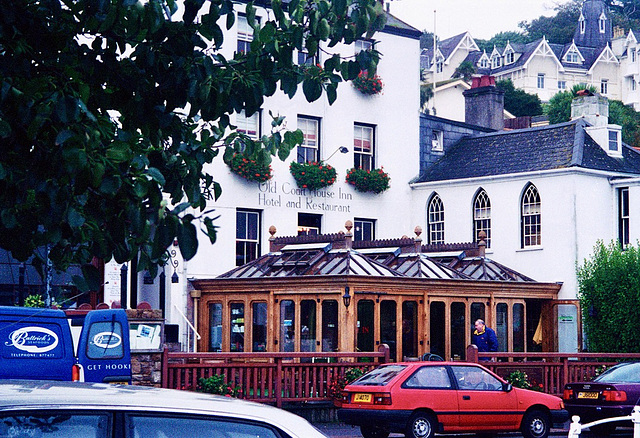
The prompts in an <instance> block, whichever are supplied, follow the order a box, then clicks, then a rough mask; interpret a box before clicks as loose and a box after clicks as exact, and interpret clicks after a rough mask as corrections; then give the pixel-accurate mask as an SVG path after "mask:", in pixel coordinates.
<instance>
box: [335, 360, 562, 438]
mask: <svg viewBox="0 0 640 438" xmlns="http://www.w3.org/2000/svg"><path fill="white" fill-rule="evenodd" d="M338 418H339V419H340V420H341V421H343V422H345V423H347V424H352V425H356V426H360V431H361V432H362V436H363V437H364V438H386V437H387V436H388V435H389V434H390V433H391V432H399V433H404V434H405V436H407V437H411V438H431V437H433V436H434V434H435V433H457V432H481V433H482V432H485V433H487V432H488V433H495V432H507V431H518V430H520V431H521V432H522V434H523V435H524V437H525V438H546V437H547V436H548V435H549V432H550V429H551V427H552V425H554V424H558V425H559V424H560V423H564V422H565V421H566V420H567V418H568V413H567V411H566V410H565V409H564V405H563V403H562V400H561V399H560V398H559V397H556V396H553V395H549V394H544V393H541V392H536V391H530V390H526V389H520V388H514V387H513V386H512V385H511V384H510V383H508V382H506V381H504V380H502V379H501V378H500V377H498V376H497V375H495V374H493V373H492V372H490V371H489V370H487V369H486V368H484V367H482V366H481V365H478V364H473V363H463V362H406V363H395V364H389V365H383V366H381V367H379V368H376V369H375V370H373V371H371V372H369V373H368V374H365V375H364V376H363V377H361V378H360V379H358V380H356V381H355V382H353V383H351V384H349V385H347V386H346V387H345V390H344V392H343V396H342V401H341V408H340V409H339V410H338Z"/></svg>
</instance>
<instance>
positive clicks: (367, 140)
mask: <svg viewBox="0 0 640 438" xmlns="http://www.w3.org/2000/svg"><path fill="white" fill-rule="evenodd" d="M375 134H376V127H375V125H367V124H364V123H354V124H353V167H355V168H357V169H364V170H373V169H374V168H375V141H376V137H375Z"/></svg>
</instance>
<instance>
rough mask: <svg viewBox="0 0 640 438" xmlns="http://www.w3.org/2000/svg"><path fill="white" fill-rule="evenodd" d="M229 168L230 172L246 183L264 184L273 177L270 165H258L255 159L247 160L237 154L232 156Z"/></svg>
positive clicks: (240, 154) (245, 157)
mask: <svg viewBox="0 0 640 438" xmlns="http://www.w3.org/2000/svg"><path fill="white" fill-rule="evenodd" d="M229 168H230V169H231V172H233V173H235V174H236V175H240V176H241V177H243V178H244V179H246V180H248V181H257V182H265V181H268V180H270V179H271V177H272V176H273V175H272V173H271V172H272V171H271V165H270V164H262V163H258V161H257V160H256V159H254V158H249V157H247V156H245V155H244V154H242V153H238V152H236V153H235V154H233V157H232V158H231V162H230V163H229Z"/></svg>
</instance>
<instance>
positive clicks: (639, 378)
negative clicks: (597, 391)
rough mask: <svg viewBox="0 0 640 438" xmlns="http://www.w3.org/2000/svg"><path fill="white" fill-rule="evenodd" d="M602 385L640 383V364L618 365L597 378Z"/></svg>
mask: <svg viewBox="0 0 640 438" xmlns="http://www.w3.org/2000/svg"><path fill="white" fill-rule="evenodd" d="M593 381H594V382H600V383H616V382H618V383H620V382H623V383H640V362H636V363H625V364H620V365H616V366H615V367H613V368H610V369H608V370H607V371H605V372H604V373H602V374H600V375H599V376H598V377H596V378H595V379H594V380H593Z"/></svg>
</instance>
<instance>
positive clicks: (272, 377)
mask: <svg viewBox="0 0 640 438" xmlns="http://www.w3.org/2000/svg"><path fill="white" fill-rule="evenodd" d="M385 362H389V347H388V346H386V345H380V348H379V351H377V352H340V353H333V352H332V353H317V352H316V353H174V352H168V351H167V350H165V351H164V353H163V356H162V386H163V387H164V388H174V389H183V390H195V389H196V388H197V387H198V381H199V380H200V378H205V379H206V378H208V377H211V376H214V375H222V376H224V377H225V381H226V382H228V383H230V384H233V385H237V386H239V387H240V388H242V391H241V394H240V398H244V399H248V400H253V401H259V402H263V403H271V404H275V405H276V406H278V407H281V406H282V404H283V403H284V402H290V401H325V400H331V386H332V385H335V383H336V382H338V381H339V380H340V379H341V378H342V377H343V376H344V374H345V371H346V370H348V369H349V368H354V367H357V368H362V369H363V370H365V371H368V370H369V369H371V368H374V367H376V366H378V365H379V364H381V363H385Z"/></svg>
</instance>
